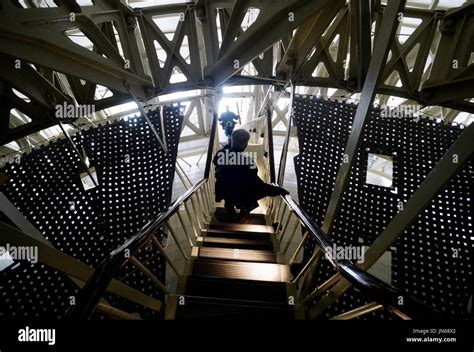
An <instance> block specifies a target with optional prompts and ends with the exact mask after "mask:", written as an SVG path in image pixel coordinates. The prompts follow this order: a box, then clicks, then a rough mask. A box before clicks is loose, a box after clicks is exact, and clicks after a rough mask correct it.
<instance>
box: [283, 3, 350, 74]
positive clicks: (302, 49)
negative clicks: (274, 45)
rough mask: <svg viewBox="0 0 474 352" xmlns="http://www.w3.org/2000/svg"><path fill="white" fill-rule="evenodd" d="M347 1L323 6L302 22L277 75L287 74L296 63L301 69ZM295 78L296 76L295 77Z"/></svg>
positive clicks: (296, 68) (296, 67) (297, 67)
mask: <svg viewBox="0 0 474 352" xmlns="http://www.w3.org/2000/svg"><path fill="white" fill-rule="evenodd" d="M344 5H345V1H343V0H336V1H332V2H331V3H329V4H327V5H325V6H324V7H322V8H321V9H320V10H319V11H317V12H316V13H315V14H313V15H312V16H310V17H309V18H308V19H307V20H306V21H305V22H304V23H302V24H301V25H300V26H299V27H298V29H297V30H296V32H295V34H294V35H293V37H292V39H291V41H290V44H289V46H288V48H287V50H286V51H285V54H284V56H283V58H282V59H281V61H280V64H279V66H278V69H277V76H279V75H281V76H285V75H286V74H288V73H289V70H290V67H291V66H293V65H294V67H295V71H299V68H300V67H301V65H302V64H303V63H304V62H305V61H306V57H307V56H308V54H309V53H310V52H311V49H312V48H313V47H314V45H315V44H316V42H317V41H318V40H319V39H320V38H321V36H322V34H323V33H324V31H325V30H326V29H327V27H328V26H329V24H330V23H331V21H332V20H333V18H334V16H336V14H337V12H338V11H340V10H341V8H343V6H344ZM293 78H294V77H293Z"/></svg>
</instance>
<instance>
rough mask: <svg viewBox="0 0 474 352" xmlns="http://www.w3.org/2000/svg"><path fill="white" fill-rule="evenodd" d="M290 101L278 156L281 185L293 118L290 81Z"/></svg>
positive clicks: (292, 86)
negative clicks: (283, 137)
mask: <svg viewBox="0 0 474 352" xmlns="http://www.w3.org/2000/svg"><path fill="white" fill-rule="evenodd" d="M290 89H291V93H290V102H289V106H288V118H287V122H286V136H285V141H284V142H283V147H282V150H281V158H280V168H279V170H278V184H279V185H280V186H282V187H283V181H284V179H285V167H286V157H287V155H288V144H289V143H290V134H291V123H292V119H293V98H294V96H295V85H294V84H293V82H290Z"/></svg>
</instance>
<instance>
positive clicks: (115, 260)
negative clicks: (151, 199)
mask: <svg viewBox="0 0 474 352" xmlns="http://www.w3.org/2000/svg"><path fill="white" fill-rule="evenodd" d="M207 181H208V179H202V180H201V181H200V182H198V183H197V184H195V185H194V186H192V187H191V188H190V189H189V190H187V191H186V193H184V194H183V195H182V196H180V197H179V198H178V199H176V200H175V201H174V202H173V203H172V204H171V205H170V206H169V207H168V208H167V209H166V210H165V211H163V212H161V213H160V214H159V215H158V216H157V217H156V218H155V219H154V220H152V221H150V222H149V223H148V224H146V225H145V226H143V228H142V229H141V230H140V231H139V232H138V234H137V235H135V236H133V237H132V238H130V239H129V240H127V241H126V242H125V243H124V244H122V245H121V246H120V247H119V248H117V249H116V250H114V251H113V252H112V253H110V254H109V255H108V256H107V258H106V259H105V260H104V261H102V263H101V264H100V265H99V266H98V267H97V268H96V269H95V271H94V273H93V274H92V276H91V277H90V279H89V280H88V281H87V283H86V285H85V286H84V287H83V289H82V290H81V293H80V295H79V298H78V302H77V304H76V306H74V307H73V309H71V311H70V312H69V314H68V317H69V318H71V319H89V318H90V317H91V315H92V313H93V312H94V310H95V309H96V308H97V306H98V304H99V303H100V300H101V299H102V297H103V295H104V293H105V291H107V287H108V286H109V284H110V282H111V280H112V279H113V278H114V274H116V273H117V272H118V271H119V269H120V268H122V267H123V266H124V265H125V264H127V263H129V262H130V263H131V264H133V265H134V266H135V267H136V268H137V269H138V270H140V271H141V272H142V273H143V274H145V275H146V276H147V277H148V278H149V279H150V280H151V281H152V282H153V283H154V284H155V285H156V286H157V288H158V289H159V290H161V291H162V292H164V293H165V294H169V293H171V292H170V291H169V289H168V288H167V287H166V285H165V284H164V283H162V282H161V281H160V280H159V279H158V278H157V277H156V276H155V275H154V274H153V273H152V272H151V271H150V270H149V269H148V268H147V267H146V266H145V264H143V263H142V262H140V261H139V260H138V259H137V258H136V257H135V256H134V254H135V253H137V252H138V251H139V250H140V249H141V248H144V247H145V246H147V245H149V244H151V245H152V246H153V247H155V248H156V250H157V251H158V252H159V253H160V254H161V255H162V256H163V257H164V258H165V260H166V262H167V263H168V264H169V266H170V268H171V269H172V270H173V271H174V272H175V274H176V275H180V273H179V271H178V269H177V268H176V265H175V263H174V262H173V260H172V259H171V258H170V257H169V255H168V254H167V253H166V251H165V248H163V246H162V245H161V243H160V241H159V240H158V239H157V237H156V236H155V234H156V233H157V232H158V231H159V230H160V228H161V227H162V226H163V225H165V226H166V227H167V228H168V229H169V231H170V235H171V236H172V237H173V239H174V241H175V243H176V245H177V247H178V249H179V252H180V253H181V255H182V256H183V258H184V259H188V258H189V257H190V254H189V253H186V252H185V250H184V249H183V247H182V246H181V244H180V238H179V237H178V234H177V233H176V231H175V229H174V228H173V227H172V226H171V225H170V224H169V222H170V219H171V218H172V217H173V216H177V219H178V222H179V223H180V224H181V226H182V228H183V230H184V231H183V232H184V234H185V235H186V237H187V239H188V241H189V244H190V246H191V247H192V246H194V245H195V242H196V238H197V237H198V231H197V229H196V225H197V226H199V229H200V228H201V227H202V226H203V224H204V223H205V222H206V221H207V217H209V216H210V214H211V211H212V208H213V203H212V202H211V199H212V198H210V195H211V194H212V192H213V191H212V190H211V183H209V182H207ZM183 206H184V210H185V213H186V215H187V217H188V223H189V224H190V225H191V226H190V227H191V228H192V233H190V231H189V229H187V228H186V223H185V219H184V217H183V216H182V214H181V213H180V208H181V207H183ZM195 224H196V225H195Z"/></svg>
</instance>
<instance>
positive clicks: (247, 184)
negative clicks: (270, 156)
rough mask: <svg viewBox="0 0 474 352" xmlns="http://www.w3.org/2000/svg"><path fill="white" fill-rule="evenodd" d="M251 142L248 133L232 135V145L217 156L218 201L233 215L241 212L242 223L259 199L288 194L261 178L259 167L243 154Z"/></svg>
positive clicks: (244, 131) (215, 158)
mask: <svg viewBox="0 0 474 352" xmlns="http://www.w3.org/2000/svg"><path fill="white" fill-rule="evenodd" d="M249 140H250V133H249V132H247V131H246V130H236V131H234V132H233V133H232V141H231V144H230V145H226V146H225V147H224V148H222V149H221V150H219V151H218V152H217V153H216V155H215V156H214V161H213V162H214V165H215V167H216V201H217V202H220V201H222V200H224V201H225V208H226V209H227V211H228V212H229V213H231V214H236V211H235V208H238V209H240V213H239V216H238V217H237V220H242V219H243V218H245V216H246V215H247V214H249V213H250V212H251V211H252V210H253V209H255V208H257V207H258V202H257V201H258V200H259V199H261V198H264V197H275V196H278V195H286V194H288V191H287V190H285V189H283V188H281V187H276V186H272V185H270V184H267V183H265V182H264V181H263V180H262V179H261V178H260V177H258V175H257V173H258V169H257V164H256V162H255V160H253V158H251V157H249V156H248V155H246V154H245V153H244V150H245V148H246V147H247V144H248V142H249Z"/></svg>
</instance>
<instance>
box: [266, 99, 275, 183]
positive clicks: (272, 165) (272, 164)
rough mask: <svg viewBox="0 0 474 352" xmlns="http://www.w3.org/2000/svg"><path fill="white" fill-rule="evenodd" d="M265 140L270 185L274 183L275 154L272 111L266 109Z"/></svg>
mask: <svg viewBox="0 0 474 352" xmlns="http://www.w3.org/2000/svg"><path fill="white" fill-rule="evenodd" d="M267 140H268V163H269V166H270V183H274V182H275V181H276V177H275V154H274V150H273V127H272V111H271V110H270V108H267Z"/></svg>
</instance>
